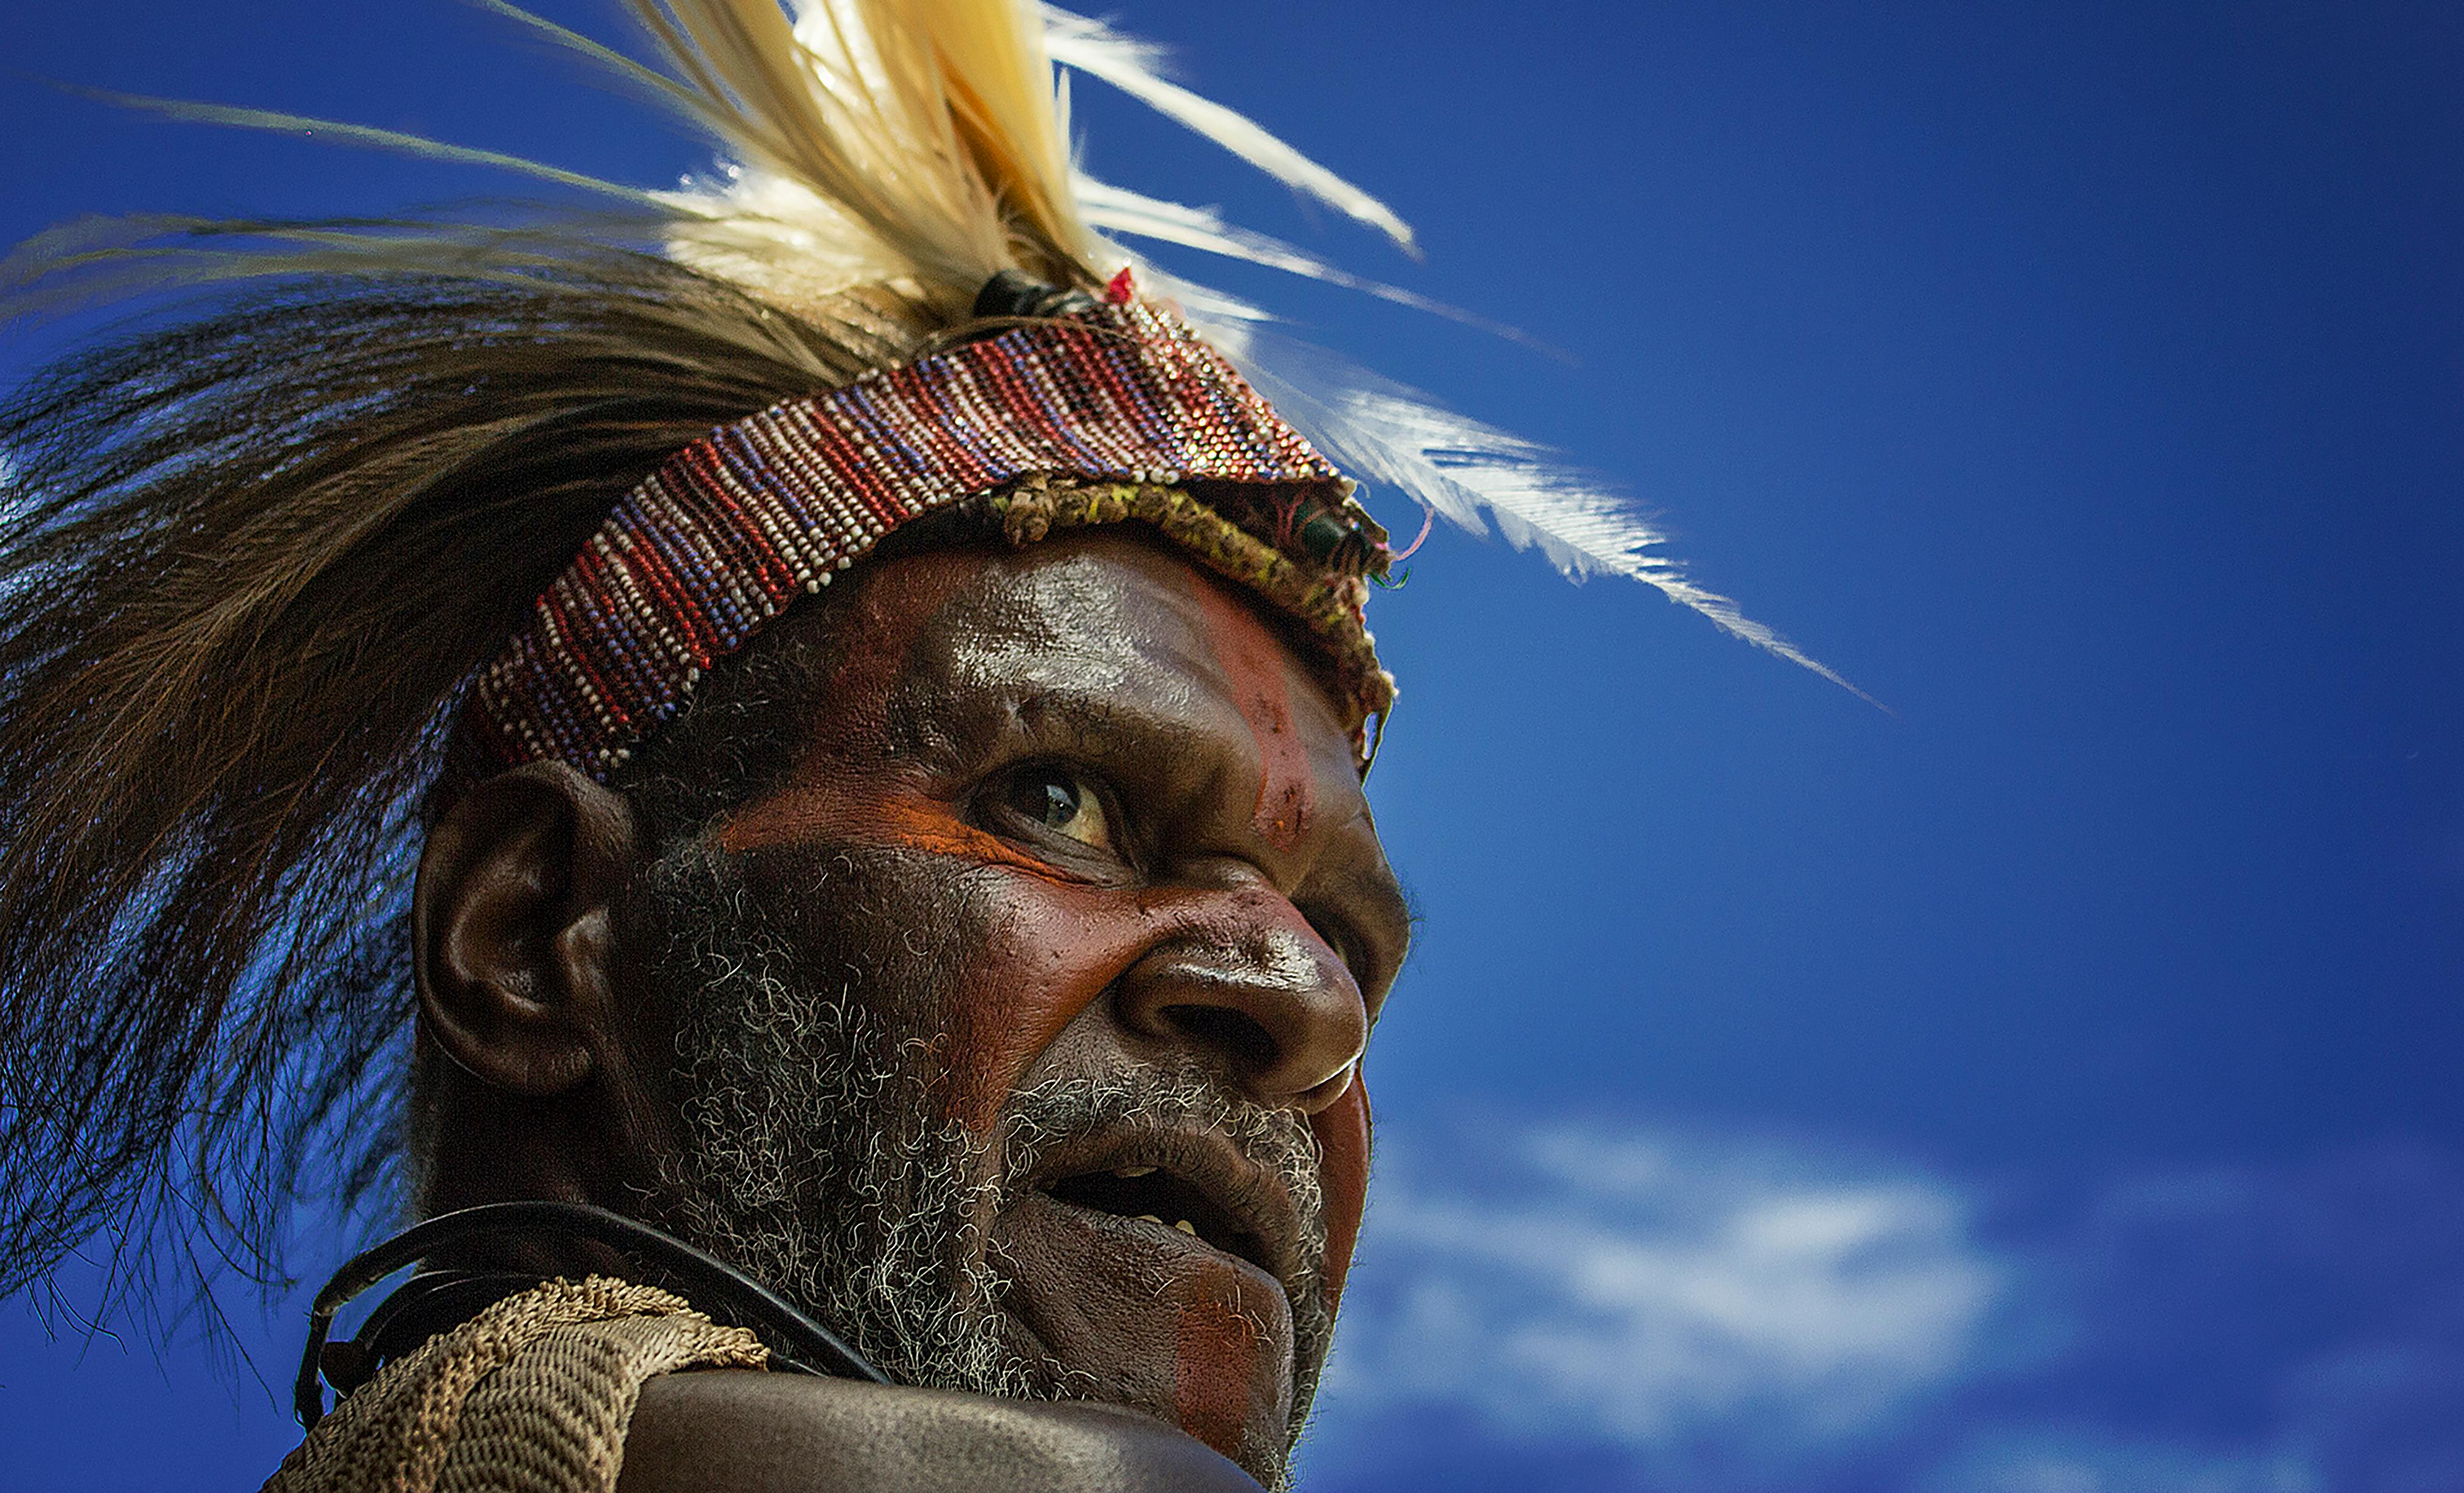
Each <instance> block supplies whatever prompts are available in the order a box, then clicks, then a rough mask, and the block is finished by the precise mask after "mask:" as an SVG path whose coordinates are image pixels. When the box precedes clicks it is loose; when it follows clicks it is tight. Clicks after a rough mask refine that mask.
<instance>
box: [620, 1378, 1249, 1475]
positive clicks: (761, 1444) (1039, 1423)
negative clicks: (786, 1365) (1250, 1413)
mask: <svg viewBox="0 0 2464 1493" xmlns="http://www.w3.org/2000/svg"><path fill="white" fill-rule="evenodd" d="M983 1488H1001V1489H1004V1490H1010V1493H1095V1490H1098V1489H1101V1490H1104V1493H1140V1490H1144V1489H1155V1490H1157V1493H1162V1490H1167V1489H1169V1490H1173V1493H1258V1484H1257V1483H1255V1482H1251V1481H1250V1479H1249V1478H1248V1476H1247V1475H1246V1474H1245V1473H1243V1472H1242V1471H1241V1469H1240V1468H1239V1467H1237V1466H1235V1465H1234V1464H1233V1463H1232V1462H1231V1461H1230V1460H1226V1459H1225V1458H1223V1457H1221V1456H1219V1455H1217V1454H1216V1453H1215V1452H1213V1451H1211V1450H1209V1449H1208V1448H1207V1447H1206V1446H1204V1445H1202V1444H1201V1443H1199V1441H1197V1440H1195V1439H1193V1438H1190V1437H1188V1436H1184V1435H1183V1434H1181V1433H1180V1432H1179V1431H1177V1430H1176V1429H1174V1428H1173V1427H1171V1426H1168V1425H1165V1424H1164V1423H1163V1422H1161V1421H1159V1420H1155V1419H1154V1418H1152V1417H1151V1416H1142V1415H1139V1414H1137V1413H1135V1412H1133V1411H1127V1410H1119V1409H1115V1408H1113V1407H1111V1406H1108V1405H1045V1404H1032V1403H1027V1402H1024V1401H1019V1400H1004V1399H991V1398H987V1397H985V1396H983V1395H979V1394H951V1393H949V1392H946V1391H941V1390H915V1389H904V1388H895V1387H888V1386H883V1385H875V1384H856V1383H851V1382H849V1381H847V1380H845V1379H818V1378H810V1377H806V1376H804V1375H802V1374H782V1373H752V1372H701V1373H681V1374H671V1375H668V1376H666V1377H662V1378H656V1379H652V1380H650V1381H649V1383H647V1384H645V1385H643V1386H642V1398H641V1402H640V1404H639V1405H638V1406H637V1407H636V1408H635V1409H634V1412H633V1422H632V1428H631V1430H630V1431H629V1432H628V1433H627V1436H626V1438H625V1464H624V1471H623V1473H622V1475H621V1476H620V1477H619V1478H618V1479H617V1481H616V1490H617V1493H940V1490H950V1493H958V1490H966V1493H976V1490H979V1489H983Z"/></svg>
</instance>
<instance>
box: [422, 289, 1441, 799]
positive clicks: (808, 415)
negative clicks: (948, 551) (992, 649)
mask: <svg viewBox="0 0 2464 1493" xmlns="http://www.w3.org/2000/svg"><path fill="white" fill-rule="evenodd" d="M1030 478H1063V479H1077V480H1081V481H1106V482H1123V483H1133V484H1143V485H1153V486H1177V485H1180V484H1186V483H1202V484H1216V485H1221V484H1239V485H1243V487H1244V488H1245V489H1247V490H1251V491H1256V492H1263V493H1268V494H1281V501H1282V502H1283V504H1284V506H1283V509H1282V511H1281V520H1282V521H1283V522H1284V523H1285V525H1286V526H1287V527H1289V523H1290V520H1291V519H1292V517H1293V514H1294V509H1293V506H1292V505H1293V504H1295V503H1300V502H1303V501H1306V502H1308V503H1309V512H1310V513H1312V514H1319V513H1324V514H1333V515H1339V516H1338V517H1333V518H1325V519H1320V520H1319V524H1320V529H1321V531H1322V530H1323V526H1324V525H1325V524H1326V523H1329V522H1332V523H1335V524H1336V525H1337V526H1338V527H1339V528H1341V529H1343V532H1345V533H1360V532H1363V531H1366V532H1367V533H1368V534H1369V535H1370V536H1371V538H1373V540H1374V541H1375V542H1376V543H1377V545H1378V553H1379V554H1380V556H1381V557H1382V553H1383V551H1382V539H1383V535H1382V532H1380V531H1376V530H1375V525H1374V524H1369V523H1368V522H1367V516H1366V515H1364V514H1359V512H1358V510H1357V508H1356V507H1354V506H1353V505H1351V504H1350V503H1349V500H1348V494H1349V484H1348V483H1345V482H1344V481H1343V479H1342V477H1341V476H1340V475H1339V474H1338V473H1337V472H1335V470H1334V468H1333V467H1332V466H1331V465H1330V464H1329V463H1328V461H1327V460H1326V458H1325V457H1323V456H1321V455H1319V454H1318V453H1317V451H1315V450H1312V449H1311V448H1310V446H1309V443H1308V442H1307V441H1305V440H1303V439H1302V438H1301V436H1300V435H1299V433H1298V432H1296V431H1294V430H1293V429H1292V428H1290V427H1289V426H1287V425H1286V424H1285V423H1284V422H1283V420H1282V419H1281V418H1279V417H1278V416H1277V415H1276V414H1275V412H1274V410H1273V409H1272V408H1270V407H1268V406H1267V404H1266V402H1265V399H1264V398H1262V397H1261V396H1260V395H1259V394H1258V392H1257V391H1256V390H1255V389H1253V388H1251V387H1250V386H1249V384H1247V383H1246V382H1245V381H1244V380H1243V379H1242V377H1241V376H1240V374H1239V373H1237V372H1235V371H1234V370H1233V368H1232V366H1231V364H1229V363H1228V362H1224V360H1223V358H1222V356H1221V354H1219V353H1217V352H1216V351H1215V349H1214V348H1212V347H1210V346H1208V345H1207V344H1206V342H1205V341H1204V340H1201V339H1200V338H1199V336H1198V335H1197V334H1196V333H1195V332H1193V331H1191V330H1190V329H1189V328H1188V327H1187V326H1186V325H1184V324H1183V323H1182V322H1181V321H1180V320H1179V319H1178V318H1176V317H1173V316H1171V315H1170V314H1169V313H1165V312H1161V311H1158V310H1156V309H1155V308H1154V307H1151V306H1147V305H1144V304H1141V303H1136V302H1132V303H1130V304H1126V305H1102V306H1097V307H1094V308H1093V309H1091V310H1088V311H1085V312H1082V313H1079V314H1077V315H1074V316H1071V317H1068V318H1061V319H1055V320H1050V321H1041V322H1036V323H1034V324H1031V325H1027V326H1023V327H1019V328H1016V329H1013V330H1011V331H1008V332H1004V333H1001V335H999V336H995V337H989V338H985V339H983V340H979V341H974V342H969V343H966V344H964V345H963V346H960V347H957V348H956V349H953V350H952V351H949V352H946V353H941V354H938V355H936V356H934V357H930V358H926V359H923V360H921V361H919V362H914V363H912V364H910V365H909V366H907V367H904V368H900V369H897V370H895V371H892V372H889V373H883V374H877V375H873V376H870V377H868V378H865V379H861V380H859V381H857V382H856V383H854V384H848V385H847V386H846V387H844V388H839V389H834V390H832V391H830V392H828V393H824V394H816V395H810V396H806V397H803V398H800V399H793V400H789V401H787V402H786V403H784V404H781V405H777V406H772V407H771V408H769V409H765V410H763V411H761V412H760V413H759V414H757V415H753V416H751V417H750V418H747V419H744V420H740V421H738V422H737V423H736V424H734V425H731V426H726V427H723V428H720V429H718V430H716V431H714V432H713V433H712V434H711V435H709V436H708V437H706V438H705V439H703V440H700V441H697V442H695V443H694V444H693V445H692V446H690V447H687V448H686V449H685V450H683V451H681V452H679V453H678V454H677V455H676V456H674V457H673V458H671V460H670V461H669V462H668V463H667V464H666V465H664V466H662V467H661V468H660V469H659V470H658V471H657V472H655V473H653V474H652V475H651V476H650V477H649V478H648V479H647V480H645V481H644V482H643V483H642V485H641V486H639V487H637V488H635V489H634V490H633V491H632V492H631V493H630V494H627V495H626V497H625V499H624V501H623V502H621V503H619V504H618V505H617V507H616V510H615V511H614V512H613V513H612V514H610V515H609V516H608V518H607V520H606V522H605V524H603V525H602V526H601V527H600V529H599V531H598V532H597V533H596V534H594V535H593V536H592V537H591V539H590V541H589V543H588V544H587V545H585V546H584V547H583V552H582V554H581V555H580V556H578V557H577V558H576V559H575V560H574V561H573V563H572V565H571V566H570V567H568V568H567V570H566V571H565V573H564V574H563V575H562V576H561V577H559V578H558V580H557V581H556V582H555V583H554V584H553V585H551V586H550V587H549V588H548V591H547V593H546V594H545V595H544V596H541V597H540V598H539V602H538V604H536V605H535V606H534V607H533V609H532V613H531V616H530V618H529V620H528V622H527V623H526V624H525V625H524V626H523V628H522V630H521V631H520V632H518V633H517V635H516V636H515V637H514V639H513V641H512V642H511V643H510V644H508V645H507V646H506V648H505V650H504V651H503V652H502V653H501V654H499V655H498V656H497V658H496V660H495V662H494V663H492V664H491V665H489V666H488V667H487V668H486V669H485V670H482V671H481V672H480V674H479V675H478V677H477V679H476V681H475V682H474V685H473V690H472V693H471V697H470V704H469V707H468V713H467V715H466V727H467V729H468V731H469V732H470V734H471V735H472V736H473V737H474V738H475V740H476V742H477V744H478V745H479V746H480V747H481V748H483V749H484V750H485V752H486V753H487V754H488V755H489V756H490V757H493V758H495V760H496V761H498V762H501V763H504V764H507V765H514V764H518V763H522V762H528V761H535V760H540V759H544V758H561V759H563V760H564V761H567V762H570V763H572V764H573V765H574V766H575V767H577V768H579V769H581V770H582V771H583V772H585V773H588V774H590V775H591V776H593V777H595V778H600V779H605V777H606V776H607V774H608V772H609V771H610V770H611V769H612V768H614V767H615V766H616V765H617V764H618V763H620V762H622V761H624V760H625V758H626V757H627V755H629V752H630V750H631V748H632V746H633V744H634V743H635V742H637V741H638V740H640V738H641V737H642V736H644V735H645V734H646V733H647V732H649V730H650V729H651V728H653V727H654V726H656V725H657V724H658V723H659V722H660V721H663V720H665V719H667V718H669V717H670V716H671V715H673V714H675V713H676V712H677V711H678V710H679V709H680V708H681V707H682V705H683V702H684V700H685V698H686V695H687V693H688V692H690V691H691V690H692V688H693V683H694V682H695V681H696V680H697V679H698V678H699V677H700V675H701V672H702V670H706V669H708V668H710V667H711V666H712V665H713V664H714V663H715V662H716V661H718V660H719V659H721V658H724V657H726V656H727V655H728V654H730V653H733V652H735V651H736V650H737V649H738V648H742V647H743V646H744V645H745V644H746V643H747V642H748V641H750V640H751V639H752V638H753V637H754V636H755V635H756V634H757V633H758V632H759V631H760V629H761V628H762V626H764V625H765V624H767V623H768V622H769V621H770V620H771V619H772V618H774V617H776V616H778V615H779V613H780V612H781V610H782V609H783V608H784V607H785V606H786V605H787V604H789V603H790V602H792V601H794V600H795V598H796V597H797V596H799V595H801V594H803V593H805V592H808V591H818V590H820V589H821V588H822V587H823V586H824V585H825V584H827V583H828V582H829V581H830V578H831V577H832V576H833V575H835V574H836V573H837V572H839V571H842V570H845V569H847V567H848V566H850V565H852V564H853V563H854V562H855V561H856V560H859V559H861V558H862V557H863V556H864V555H866V554H867V553H868V552H869V551H870V550H871V549H872V548H873V546H875V545H876V544H878V543H880V541H881V539H882V538H883V537H884V536H885V535H887V534H889V533H890V532H891V530H893V529H895V528H897V527H898V526H900V525H901V524H904V523H907V522H910V521H911V520H913V519H914V518H917V517H919V516H923V515H925V514H928V513H932V512H935V511H936V510H939V509H945V508H948V507H950V506H952V505H954V504H957V503H959V502H962V501H964V500H966V499H969V498H973V497H978V496H982V495H984V494H993V493H996V492H998V491H1001V490H1005V489H1007V488H1009V487H1011V486H1013V485H1015V484H1017V483H1019V482H1021V481H1022V480H1025V479H1030ZM1266 506H1267V507H1268V508H1271V507H1272V506H1273V505H1272V504H1271V503H1269V504H1268V505H1266ZM1316 537H1317V538H1320V539H1323V538H1325V537H1326V536H1325V535H1324V534H1323V533H1322V532H1321V533H1319V534H1318V535H1317V536H1316ZM1265 538H1266V540H1267V542H1270V543H1272V542H1278V541H1279V540H1288V539H1289V537H1288V536H1278V535H1275V534H1273V533H1271V532H1270V533H1269V534H1268V535H1267V536H1266V537H1265ZM1291 550H1292V552H1294V553H1297V554H1300V555H1301V556H1303V557H1304V558H1306V556H1307V553H1308V552H1307V551H1306V549H1305V548H1303V547H1302V546H1301V545H1299V544H1298V543H1297V542H1293V543H1292V544H1291ZM1358 578H1359V571H1358V569H1357V568H1356V567H1355V568H1354V569H1353V573H1352V574H1351V575H1349V576H1338V575H1330V577H1329V579H1330V581H1331V582H1337V583H1339V584H1341V585H1342V587H1343V595H1344V596H1345V597H1346V598H1348V599H1350V601H1351V605H1350V610H1351V618H1350V621H1349V624H1348V626H1349V627H1350V628H1351V630H1353V631H1355V632H1360V634H1361V636H1362V637H1363V638H1365V636H1366V634H1365V631H1362V630H1361V629H1360V626H1359V613H1358V604H1357V597H1358V596H1359V595H1360V594H1365V586H1363V585H1360V584H1357V583H1353V582H1358ZM1270 600H1271V598H1270ZM1311 622H1312V626H1315V627H1316V628H1317V629H1318V630H1320V631H1321V632H1323V631H1325V630H1326V628H1327V626H1329V619H1327V618H1325V617H1317V618H1314V619H1311ZM1341 651H1343V650H1342V649H1338V652H1341ZM1351 651H1353V652H1354V653H1357V652H1358V651H1360V649H1358V648H1354V649H1352V650H1351ZM1353 672H1355V673H1357V672H1358V670H1353ZM1369 672H1371V673H1375V674H1376V679H1377V683H1378V687H1379V689H1380V690H1382V694H1375V693H1373V694H1372V695H1370V696H1366V697H1363V698H1362V699H1361V700H1359V701H1358V708H1359V709H1360V710H1362V711H1364V712H1368V711H1378V710H1382V709H1383V708H1384V703H1385V700H1386V699H1390V698H1391V697H1392V683H1391V681H1389V680H1386V679H1385V677H1384V675H1383V674H1382V673H1379V672H1377V671H1376V670H1374V669H1372V670H1369Z"/></svg>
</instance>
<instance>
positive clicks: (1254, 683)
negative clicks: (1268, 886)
mask: <svg viewBox="0 0 2464 1493" xmlns="http://www.w3.org/2000/svg"><path fill="white" fill-rule="evenodd" d="M1195 589H1196V591H1197V594H1198V598H1199V604H1200V605H1201V606H1202V607H1204V609H1205V611H1206V620H1207V624H1208V626H1207V627H1206V641H1207V645H1208V646H1209V647H1210V648H1213V650H1214V652H1215V662H1216V665H1217V667H1218V668H1220V669H1221V670H1223V678H1224V682H1225V684H1226V685H1227V686H1228V687H1229V690H1230V692H1231V698H1232V703H1233V705H1234V707H1235V708H1236V709H1238V710H1239V711H1240V712H1241V719H1242V720H1243V722H1244V723H1246V724H1247V726H1248V728H1249V735H1250V736H1251V737H1253V738H1254V739H1255V740H1256V741H1257V743H1258V807H1257V811H1256V812H1255V813H1254V814H1253V815H1252V816H1251V817H1250V821H1249V824H1250V827H1251V828H1253V829H1255V830H1256V831H1257V832H1258V836H1259V838H1260V839H1262V840H1264V841H1265V842H1266V843H1267V844H1268V845H1273V846H1274V847H1275V848H1276V849H1278V850H1288V849H1290V848H1292V846H1294V845H1298V844H1299V843H1300V838H1301V834H1302V832H1303V831H1304V830H1306V829H1307V828H1308V827H1309V810H1310V808H1311V806H1312V794H1311V788H1310V784H1311V782H1312V780H1313V779H1312V778H1311V775H1310V772H1309V749H1308V748H1307V747H1305V746H1304V745H1302V743H1301V735H1300V732H1299V731H1298V730H1297V729H1296V728H1295V727H1294V725H1293V722H1292V699H1291V687H1290V686H1289V685H1288V684H1287V682H1286V680H1285V673H1284V670H1285V665H1286V660H1287V658H1288V656H1289V655H1288V654H1287V651H1286V650H1285V648H1283V646H1282V645H1281V644H1279V643H1277V642H1276V641H1275V640H1274V638H1273V637H1272V636H1271V635H1270V634H1269V633H1268V632H1267V631H1266V628H1265V625H1264V624H1262V623H1260V622H1259V621H1258V619H1257V618H1256V617H1255V616H1253V615H1251V614H1250V612H1249V610H1248V608H1247V607H1245V606H1243V605H1242V604H1240V603H1239V602H1236V601H1234V600H1233V599H1232V598H1231V597H1230V596H1228V595H1226V594H1224V592H1223V590H1222V588H1221V587H1220V586H1217V585H1213V584H1206V585H1200V586H1198V587H1196V588H1195Z"/></svg>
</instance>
